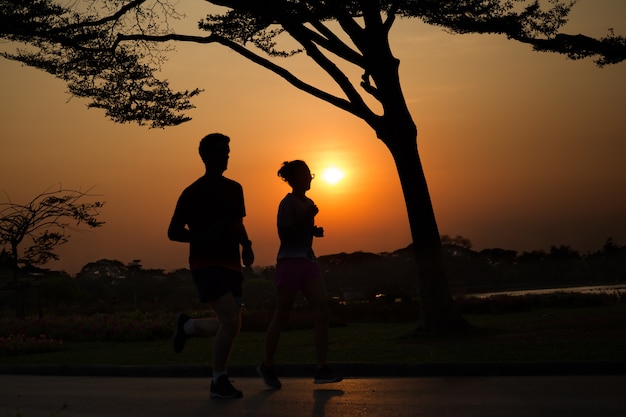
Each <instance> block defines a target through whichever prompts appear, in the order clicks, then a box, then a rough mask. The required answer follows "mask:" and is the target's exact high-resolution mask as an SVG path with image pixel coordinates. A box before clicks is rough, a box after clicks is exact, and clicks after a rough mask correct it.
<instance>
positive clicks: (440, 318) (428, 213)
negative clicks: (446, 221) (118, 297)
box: [383, 122, 467, 332]
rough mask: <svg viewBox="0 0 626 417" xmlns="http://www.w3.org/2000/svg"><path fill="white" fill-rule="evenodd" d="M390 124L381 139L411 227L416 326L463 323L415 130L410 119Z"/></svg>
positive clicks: (437, 328)
mask: <svg viewBox="0 0 626 417" xmlns="http://www.w3.org/2000/svg"><path fill="white" fill-rule="evenodd" d="M405 125H406V124H405ZM394 127H395V128H394V129H393V133H391V134H390V135H388V136H387V137H386V138H385V139H384V140H383V141H384V142H385V144H386V145H387V147H388V148H389V150H390V151H391V154H392V156H393V159H394V161H395V164H396V168H397V170H398V175H399V177H400V183H401V185H402V192H403V194H404V200H405V203H406V208H407V213H408V218H409V225H410V228H411V237H412V239H413V249H414V251H415V258H416V261H417V270H418V276H417V282H418V293H419V305H420V321H419V325H418V329H420V330H428V331H436V332H438V331H448V330H454V329H459V328H463V327H466V326H467V323H466V322H465V320H464V319H463V318H462V316H461V314H460V313H459V312H458V310H457V309H456V306H455V304H454V302H453V300H452V293H451V291H450V287H449V286H448V279H447V275H446V271H445V268H444V263H443V249H442V245H441V239H440V236H439V230H438V228H437V221H436V220H435V214H434V210H433V206H432V203H431V200H430V193H429V192H428V186H427V184H426V177H425V176H424V171H423V168H422V163H421V161H420V157H419V152H418V149H417V141H416V138H417V132H416V130H415V127H414V125H413V124H412V122H411V123H410V125H409V126H407V127H405V128H402V127H401V126H399V125H398V123H395V124H394Z"/></svg>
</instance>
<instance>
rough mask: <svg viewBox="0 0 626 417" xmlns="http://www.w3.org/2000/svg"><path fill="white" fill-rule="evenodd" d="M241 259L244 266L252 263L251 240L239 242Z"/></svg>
mask: <svg viewBox="0 0 626 417" xmlns="http://www.w3.org/2000/svg"><path fill="white" fill-rule="evenodd" d="M241 261H242V262H243V264H244V265H245V266H252V264H253V263H254V252H253V251H252V242H250V241H247V242H245V243H242V244H241Z"/></svg>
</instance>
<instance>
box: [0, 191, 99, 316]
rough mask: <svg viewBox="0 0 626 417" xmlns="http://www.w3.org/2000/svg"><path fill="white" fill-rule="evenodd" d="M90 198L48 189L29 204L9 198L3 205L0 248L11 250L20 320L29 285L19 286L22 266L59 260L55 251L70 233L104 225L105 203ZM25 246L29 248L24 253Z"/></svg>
mask: <svg viewBox="0 0 626 417" xmlns="http://www.w3.org/2000/svg"><path fill="white" fill-rule="evenodd" d="M89 197H92V196H91V195H90V194H88V192H82V191H76V190H68V189H63V188H59V189H58V190H50V189H48V190H46V191H44V192H42V193H40V194H38V195H37V196H35V197H34V198H33V199H32V200H30V201H29V202H27V203H26V204H18V203H14V202H12V201H11V199H10V198H8V196H7V200H8V201H6V202H0V244H1V245H2V246H3V247H5V248H6V247H7V246H8V249H9V251H8V252H9V254H10V256H11V263H12V268H13V283H12V286H13V287H14V288H15V290H16V291H17V292H18V296H17V297H16V303H17V305H16V312H17V315H18V317H20V316H23V287H24V285H26V284H25V283H20V282H19V270H20V266H31V265H42V264H45V263H46V262H48V261H50V260H58V259H59V256H58V255H57V254H56V253H55V252H54V250H55V249H56V248H57V247H59V246H60V245H63V244H65V243H67V242H68V240H69V237H70V235H69V234H68V233H69V232H70V231H77V230H81V229H84V228H96V227H100V226H102V225H103V224H104V222H102V221H99V220H98V219H97V218H98V216H99V214H100V212H99V209H100V208H101V207H102V205H103V204H104V203H103V202H100V201H92V202H84V200H85V199H87V198H89ZM23 244H24V245H27V246H26V248H25V249H24V250H23V251H20V248H21V246H22V245H23ZM3 250H4V249H3ZM22 284H24V285H22Z"/></svg>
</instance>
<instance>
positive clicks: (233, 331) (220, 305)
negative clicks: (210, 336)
mask: <svg viewBox="0 0 626 417" xmlns="http://www.w3.org/2000/svg"><path fill="white" fill-rule="evenodd" d="M211 306H212V307H213V310H214V311H215V314H217V322H218V323H217V328H214V329H213V330H216V332H215V341H214V342H213V372H216V373H220V374H221V373H225V372H226V365H227V363H228V358H229V357H230V352H231V350H232V346H233V342H234V341H235V337H236V336H237V334H239V330H240V328H241V306H240V305H239V304H237V302H236V301H235V298H234V297H233V295H232V294H231V293H227V294H224V295H222V296H221V297H219V298H217V299H215V300H213V301H211ZM205 325H206V326H207V330H208V329H210V326H211V324H210V323H205Z"/></svg>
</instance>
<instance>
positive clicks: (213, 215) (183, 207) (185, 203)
mask: <svg viewBox="0 0 626 417" xmlns="http://www.w3.org/2000/svg"><path fill="white" fill-rule="evenodd" d="M245 215H246V209H245V205H244V200H243V189H242V187H241V185H240V184H239V183H237V182H236V181H233V180H231V179H228V178H225V177H223V176H219V177H213V178H211V177H206V176H204V177H201V178H199V179H198V180H196V181H195V182H194V183H193V184H191V185H190V186H189V187H187V188H186V189H185V190H184V191H183V192H182V194H181V195H180V197H179V199H178V203H177V204H176V209H175V210H174V215H173V218H172V221H176V222H178V223H184V224H185V225H187V227H188V228H189V230H191V231H192V232H196V233H198V232H199V233H203V234H204V233H206V234H207V236H209V238H208V239H202V240H197V241H194V240H192V241H191V242H189V268H190V269H199V268H204V267H207V266H222V267H225V268H229V269H233V270H237V271H240V270H241V260H240V259H241V258H240V253H239V243H240V239H241V231H242V219H243V217H245Z"/></svg>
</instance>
